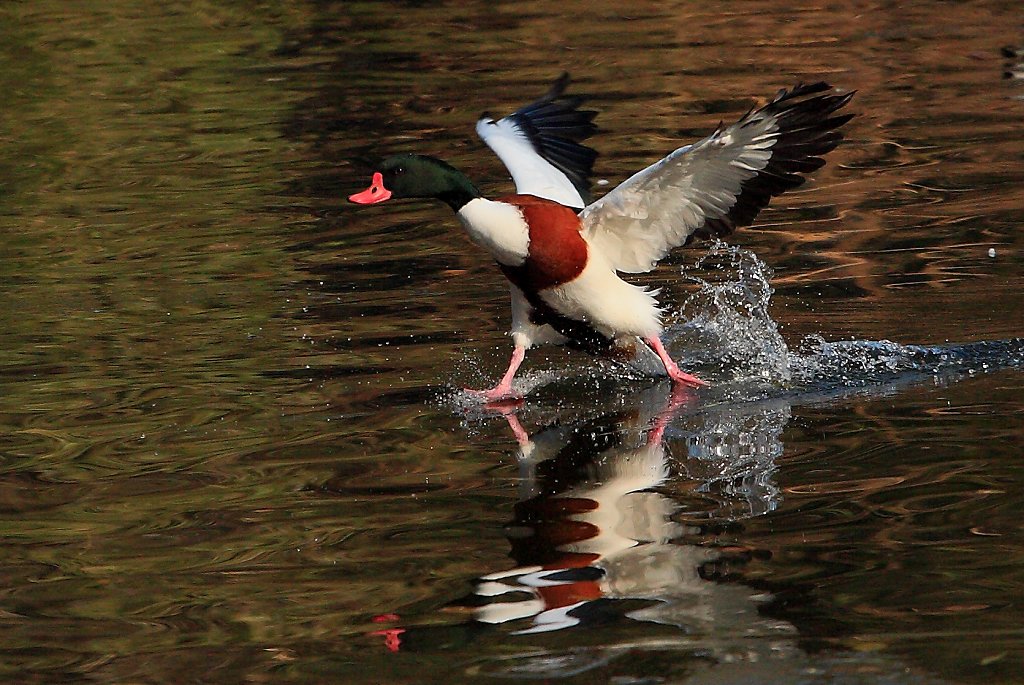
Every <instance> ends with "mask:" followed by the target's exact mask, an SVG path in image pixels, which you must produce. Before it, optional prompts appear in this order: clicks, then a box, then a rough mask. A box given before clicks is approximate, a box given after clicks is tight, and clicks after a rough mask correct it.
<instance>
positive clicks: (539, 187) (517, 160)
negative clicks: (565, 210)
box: [476, 73, 597, 209]
mask: <svg viewBox="0 0 1024 685" xmlns="http://www.w3.org/2000/svg"><path fill="white" fill-rule="evenodd" d="M568 85H569V74H567V73H563V74H562V75H561V76H560V77H559V78H558V80H557V81H555V83H554V84H553V85H552V86H551V90H550V91H548V93H547V95H545V96H544V97H542V98H541V99H539V100H537V101H536V102H534V103H532V104H530V105H526V106H525V107H522V108H520V109H518V110H516V111H515V112H514V113H512V114H510V115H508V116H507V117H503V118H501V119H498V120H494V119H493V118H491V117H490V116H489V115H487V114H484V115H483V117H482V118H481V119H480V121H478V122H477V124H476V132H477V134H478V135H479V136H480V138H482V139H483V141H484V142H485V143H487V145H488V147H490V148H491V149H492V150H494V152H495V153H496V154H497V155H498V157H499V158H500V159H501V161H502V162H504V164H505V166H506V167H507V168H508V170H509V172H510V173H511V174H512V180H513V181H514V182H515V184H516V192H517V193H520V194H523V195H536V196H537V197H542V198H545V199H548V200H554V201H555V202H558V203H560V204H563V205H567V206H569V207H575V208H577V209H581V208H583V207H584V206H586V204H587V202H589V199H590V198H589V196H590V192H589V191H590V180H589V178H588V177H589V176H590V171H591V167H593V165H594V160H595V159H596V158H597V152H596V151H594V150H593V149H591V148H589V147H587V146H585V145H581V144H580V143H579V141H581V140H583V139H585V138H587V137H589V136H591V135H593V134H594V132H595V131H597V126H595V125H594V123H593V119H594V117H595V116H597V112H592V111H588V110H581V109H578V108H579V106H580V104H582V103H583V98H582V97H580V96H578V95H577V96H568V95H565V94H564V92H565V88H566V86H568Z"/></svg>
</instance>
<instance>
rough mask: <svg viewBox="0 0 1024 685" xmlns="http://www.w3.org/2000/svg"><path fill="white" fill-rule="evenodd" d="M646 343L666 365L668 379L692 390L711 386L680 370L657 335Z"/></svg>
mask: <svg viewBox="0 0 1024 685" xmlns="http://www.w3.org/2000/svg"><path fill="white" fill-rule="evenodd" d="M644 341H645V342H646V343H647V344H648V345H650V346H651V349H652V350H654V353H655V354H656V355H658V358H659V359H660V360H661V363H662V364H664V365H665V373H667V374H668V377H669V378H671V379H672V382H673V383H677V384H682V385H685V386H688V387H691V388H699V387H701V386H708V385H710V383H708V382H707V381H702V380H701V379H699V378H697V377H696V376H691V375H690V374H688V373H686V372H685V371H683V370H682V369H680V368H679V366H677V365H676V363H675V362H674V361H673V360H672V357H670V356H669V354H668V350H666V349H665V346H664V345H663V344H662V343H661V338H659V337H658V336H656V335H652V336H651V337H649V338H644Z"/></svg>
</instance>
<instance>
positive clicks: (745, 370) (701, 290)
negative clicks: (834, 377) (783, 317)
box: [667, 242, 791, 383]
mask: <svg viewBox="0 0 1024 685" xmlns="http://www.w3.org/2000/svg"><path fill="white" fill-rule="evenodd" d="M773 275H774V272H773V271H772V269H771V267H770V266H768V265H767V264H765V263H764V262H763V261H761V260H760V259H758V257H757V255H755V254H754V253H753V252H751V251H750V250H744V249H741V248H739V247H733V246H729V245H727V244H725V243H722V242H718V243H715V244H713V245H712V246H711V248H710V249H709V250H708V251H707V252H706V253H705V254H704V255H702V256H701V257H700V258H699V259H698V260H697V261H696V263H694V265H693V267H691V268H687V269H684V270H683V277H684V278H685V279H686V280H688V281H690V282H691V283H694V284H695V285H696V287H697V289H696V291H695V292H694V293H693V294H691V295H690V296H689V297H688V298H687V299H686V301H685V302H684V303H683V305H682V307H681V308H680V314H681V316H682V318H683V319H684V320H685V321H686V323H685V324H683V325H681V326H676V327H672V328H670V329H669V331H668V333H667V335H668V337H669V338H670V339H671V340H672V342H673V343H674V344H676V345H678V343H680V342H682V341H685V349H687V350H689V359H690V360H691V361H690V362H688V363H691V364H694V365H696V366H701V367H709V368H713V369H715V370H716V372H717V374H718V378H716V379H715V380H716V382H718V383H721V382H723V381H726V382H728V381H739V380H749V381H765V382H773V383H778V382H779V381H782V382H786V381H788V380H789V379H790V377H791V372H790V355H789V348H788V347H787V345H786V341H785V340H784V339H783V337H782V334H781V333H780V332H779V325H778V324H777V323H776V322H775V320H774V319H772V317H771V315H770V314H769V305H770V304H771V298H772V294H773V293H774V292H775V291H774V290H773V289H772V287H771V279H772V276H773ZM723 373H724V374H725V377H724V378H723V377H722V375H721V374H723Z"/></svg>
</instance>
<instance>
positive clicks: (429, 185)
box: [348, 154, 480, 211]
mask: <svg viewBox="0 0 1024 685" xmlns="http://www.w3.org/2000/svg"><path fill="white" fill-rule="evenodd" d="M407 197H432V198H436V199H438V200H441V201H443V202H447V203H448V204H449V205H450V206H451V208H452V209H454V210H455V211H459V209H461V208H462V206H463V205H465V204H466V203H467V202H469V201H470V200H472V199H473V198H476V197H480V191H478V190H477V189H476V188H475V187H473V184H472V183H470V182H469V179H468V178H466V177H465V176H464V175H463V174H462V172H460V171H459V170H458V169H456V168H455V167H453V166H452V165H450V164H448V163H446V162H442V161H441V160H440V159H437V158H435V157H428V156H426V155H410V154H406V155H395V156H394V157H388V158H387V159H385V160H384V161H383V162H381V165H380V168H379V170H378V171H376V172H374V174H373V180H372V182H371V183H370V187H369V188H367V189H366V190H364V191H362V192H361V193H356V194H354V195H350V196H349V198H348V199H349V200H350V201H351V202H355V203H356V204H360V205H373V204H377V203H379V202H384V201H385V200H392V199H393V200H400V199H402V198H407Z"/></svg>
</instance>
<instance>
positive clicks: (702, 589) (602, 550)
mask: <svg viewBox="0 0 1024 685" xmlns="http://www.w3.org/2000/svg"><path fill="white" fill-rule="evenodd" d="M684 392H685V391H684ZM665 397H666V393H665V389H664V388H660V387H656V388H652V389H650V390H649V391H647V392H644V393H641V394H640V395H638V396H636V397H635V400H636V401H635V404H633V405H632V406H631V407H629V408H628V409H626V410H622V411H617V412H613V413H607V414H604V415H602V416H599V417H598V418H594V419H590V420H585V421H580V422H577V423H574V424H571V425H556V426H551V427H548V428H544V429H542V430H540V431H537V432H536V433H534V434H533V435H530V434H529V433H528V432H527V431H526V430H525V429H524V427H523V426H522V424H521V423H520V421H519V419H518V417H517V416H515V415H514V414H510V415H507V416H506V418H507V420H508V422H509V425H510V427H511V428H512V432H513V433H514V434H515V436H516V439H517V441H518V443H519V449H518V451H517V461H518V463H519V466H520V470H521V473H520V475H521V479H520V499H519V501H518V502H517V503H516V505H515V507H514V518H513V521H512V522H511V523H510V524H508V526H507V527H506V531H505V532H506V536H507V537H508V539H509V542H510V543H511V548H512V549H511V556H512V558H513V559H514V560H515V562H516V566H515V567H514V568H512V569H509V570H504V571H497V572H493V573H489V574H487V575H485V576H483V577H481V578H480V579H479V581H478V582H477V583H476V586H475V590H474V594H475V595H476V600H477V602H478V603H479V606H477V608H476V609H475V611H474V618H475V620H477V621H479V622H481V623H486V624H505V623H526V625H523V626H522V627H518V628H517V629H516V630H514V631H513V632H514V633H516V634H529V633H538V632H547V631H554V630H562V629H565V628H570V627H573V626H578V625H581V624H582V625H588V624H598V623H607V622H609V621H613V620H619V619H621V618H623V617H624V618H627V619H632V620H636V621H649V622H654V623H661V624H669V625H674V626H677V627H679V628H685V629H686V630H687V631H700V632H710V631H711V629H712V628H713V627H714V626H716V625H717V627H718V629H720V628H721V627H722V626H721V623H722V622H723V621H728V622H729V623H730V624H743V626H744V628H743V630H744V631H747V630H751V629H753V630H756V631H757V632H763V631H764V630H765V629H770V630H774V628H775V624H774V623H772V622H770V621H764V620H762V619H760V618H759V617H758V615H757V610H756V609H757V601H755V600H756V599H758V598H759V593H757V592H755V591H753V590H751V589H749V588H744V587H743V586H740V585H719V584H717V583H715V582H714V581H713V579H714V577H715V576H716V575H717V571H716V569H717V565H718V562H720V561H722V560H723V557H724V556H730V557H733V561H740V560H742V559H743V558H744V557H749V553H748V552H746V551H744V552H743V553H739V554H737V553H736V552H735V551H730V552H723V551H722V550H720V549H717V548H714V547H709V546H702V545H697V544H681V542H680V539H681V538H684V537H686V536H688V535H689V536H694V535H696V534H698V533H699V532H700V530H699V528H697V527H695V526H687V525H684V524H683V523H680V522H679V521H678V520H677V519H678V518H679V515H680V514H685V513H687V512H685V511H684V510H683V509H684V508H683V505H681V504H680V502H679V501H678V500H677V499H675V498H674V497H672V496H670V495H669V494H667V493H666V491H664V490H661V489H659V488H663V486H665V485H666V484H668V483H669V481H670V480H687V476H688V477H689V479H690V480H693V479H696V480H697V488H696V489H697V490H698V491H704V492H706V493H711V492H717V493H718V494H719V495H720V496H721V500H720V501H721V502H722V506H721V507H716V509H718V510H717V511H714V512H710V513H712V514H714V515H715V516H716V517H718V516H720V515H721V514H722V513H726V512H727V513H726V516H728V517H729V518H733V517H735V516H736V515H742V516H749V515H756V514H761V513H764V512H766V511H769V510H771V509H773V508H774V507H775V506H776V503H777V500H778V496H779V491H778V488H777V487H775V486H774V484H773V482H772V478H771V477H772V473H773V466H772V458H773V457H774V456H775V455H777V454H779V453H780V452H781V443H780V442H779V440H778V435H779V433H780V432H781V428H782V426H780V425H778V421H780V420H781V422H782V424H783V425H784V423H785V419H786V418H788V414H784V413H781V412H771V413H769V414H764V413H763V412H754V414H753V415H746V416H739V415H736V414H730V415H728V416H725V415H718V416H715V415H700V414H696V415H692V416H690V417H689V418H688V419H687V420H685V421H678V422H676V423H677V424H680V425H676V426H674V427H672V428H671V431H672V443H673V446H676V445H685V448H686V454H680V455H679V457H677V458H674V459H673V458H672V456H671V454H670V452H669V450H667V449H666V437H667V436H666V433H667V431H669V430H670V425H672V423H673V419H674V417H675V416H676V414H677V413H678V412H679V410H680V409H681V408H683V407H690V408H691V409H693V408H694V407H693V405H694V401H693V398H692V397H690V396H688V395H685V394H680V393H676V394H674V395H670V396H669V397H668V399H667V400H666V399H665ZM708 513H709V512H705V515H707V514H708ZM629 600H643V601H642V602H639V603H638V602H636V601H629ZM620 605H621V606H620Z"/></svg>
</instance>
